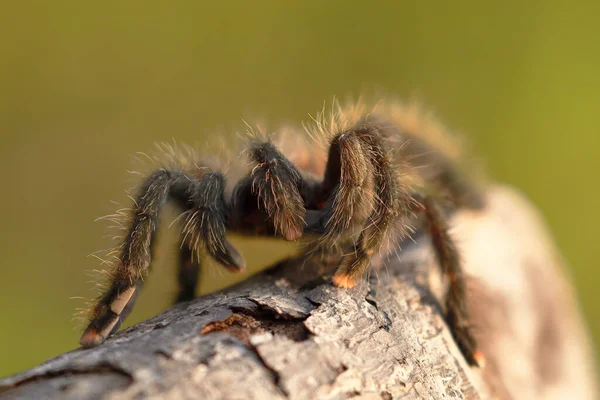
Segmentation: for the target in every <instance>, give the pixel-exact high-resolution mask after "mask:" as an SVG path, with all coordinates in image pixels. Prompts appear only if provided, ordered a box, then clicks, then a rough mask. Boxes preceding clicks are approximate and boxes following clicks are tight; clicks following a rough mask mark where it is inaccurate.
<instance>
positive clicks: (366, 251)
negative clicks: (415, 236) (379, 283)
mask: <svg viewBox="0 0 600 400" xmlns="http://www.w3.org/2000/svg"><path fill="white" fill-rule="evenodd" d="M338 149H339V150H338ZM338 153H339V155H340V156H339V159H340V162H339V167H338V166H337V164H338V163H337V161H336V159H337V154H338ZM331 156H334V157H335V158H333V159H332V161H331V162H329V161H328V171H327V173H326V179H325V180H324V183H325V182H327V181H328V180H329V182H335V176H336V173H339V175H338V176H339V184H338V185H337V188H336V190H334V192H333V195H332V196H333V200H332V201H330V202H329V206H328V207H330V208H331V211H330V216H331V217H330V218H329V219H328V220H326V221H325V223H323V221H322V220H321V221H320V223H319V224H318V225H321V226H320V228H321V229H322V230H323V235H324V238H325V239H326V240H327V238H328V237H330V236H331V235H332V234H331V232H332V231H333V232H334V233H333V236H335V235H337V234H338V232H343V231H344V230H347V228H348V227H350V223H349V221H352V220H353V218H357V214H358V213H359V212H365V211H367V212H369V213H370V215H368V216H367V217H366V218H364V219H365V220H366V221H364V225H363V227H362V231H361V233H360V236H359V238H358V240H357V242H356V245H355V246H354V252H353V253H351V254H349V255H347V256H345V257H344V258H343V260H342V264H341V265H340V267H338V269H337V271H336V273H335V275H334V276H333V284H334V285H336V286H339V287H353V286H355V285H356V282H357V279H358V278H359V277H360V276H361V275H362V274H363V273H364V272H365V271H366V270H367V268H368V266H369V261H370V259H371V256H372V255H373V254H374V253H375V252H377V251H378V250H379V249H380V248H381V247H382V246H383V244H384V243H385V241H386V239H387V238H388V236H389V234H390V232H391V230H392V223H393V222H394V220H396V219H398V218H402V217H405V216H406V211H405V210H406V208H407V207H408V204H409V203H410V201H411V198H410V196H407V195H405V192H404V191H402V190H401V188H400V187H399V183H398V181H397V178H396V175H395V173H394V170H393V168H392V166H391V160H390V158H389V156H388V154H387V153H386V151H385V150H384V145H383V138H382V137H381V135H380V134H379V132H378V131H377V128H375V127H372V126H365V127H360V128H357V129H353V130H350V131H346V132H342V133H340V134H338V135H337V136H336V137H335V138H334V140H333V141H332V149H331V151H330V157H331ZM328 174H329V175H328ZM369 174H371V175H370V176H371V177H372V180H373V182H372V187H373V203H372V206H371V207H369V205H370V204H371V202H369V199H368V196H365V194H364V192H365V190H368V188H369V187H370V185H368V184H367V183H365V182H366V181H367V180H368V177H369ZM329 185H331V184H329ZM354 189H358V190H356V191H355V190H354ZM347 193H350V196H347V195H346V194H347ZM327 212H328V211H327V208H326V209H325V211H324V213H325V215H327ZM358 215H360V214H358ZM360 219H362V218H360V217H359V218H358V220H360ZM318 229H319V227H318V226H317V227H316V230H318Z"/></svg>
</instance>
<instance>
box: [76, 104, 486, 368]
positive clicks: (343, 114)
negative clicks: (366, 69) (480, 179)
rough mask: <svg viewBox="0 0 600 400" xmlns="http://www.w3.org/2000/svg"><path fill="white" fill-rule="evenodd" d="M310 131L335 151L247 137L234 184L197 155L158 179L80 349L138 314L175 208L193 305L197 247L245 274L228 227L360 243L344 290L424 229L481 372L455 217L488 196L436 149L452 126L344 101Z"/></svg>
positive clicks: (134, 214) (455, 330)
mask: <svg viewBox="0 0 600 400" xmlns="http://www.w3.org/2000/svg"><path fill="white" fill-rule="evenodd" d="M305 130H306V131H307V132H308V134H309V135H310V136H311V137H312V138H313V139H316V140H317V142H318V141H321V142H322V143H324V144H325V145H326V146H328V150H326V151H325V152H322V153H320V152H319V151H316V150H311V148H306V146H300V145H298V143H300V141H301V140H302V139H303V138H304V137H302V136H301V133H298V132H295V131H293V130H292V131H290V130H287V132H288V134H287V135H285V136H284V138H286V137H287V139H291V140H292V141H294V143H295V145H294V146H293V147H292V148H291V149H288V151H285V146H286V144H287V145H288V147H289V143H290V141H289V140H287V141H286V140H283V141H281V143H280V145H279V146H278V145H277V142H276V141H274V140H271V138H263V139H258V138H257V137H256V135H251V137H250V139H249V140H248V143H247V149H246V151H245V152H246V153H247V156H248V158H249V161H250V163H251V165H250V168H249V169H248V171H247V172H246V174H245V175H244V176H243V177H242V178H241V179H240V180H239V181H238V182H233V183H232V182H229V185H228V184H227V182H226V176H225V175H224V173H222V172H221V171H220V170H218V169H215V168H208V167H207V166H208V164H209V163H208V162H203V160H202V159H201V158H198V159H194V160H192V162H188V163H187V164H188V165H187V166H180V167H172V168H159V169H157V170H155V171H154V172H153V173H150V174H149V175H148V176H147V177H146V178H145V180H144V181H143V184H142V185H141V187H140V189H139V192H138V194H137V197H135V199H134V206H133V207H132V210H131V213H130V215H129V219H128V220H127V226H126V228H127V234H126V235H125V236H124V238H123V239H122V243H121V244H120V246H118V247H117V248H116V250H115V252H114V254H115V255H116V262H115V263H114V265H113V266H112V268H111V269H110V270H109V271H108V272H109V274H108V275H109V277H110V280H109V282H108V285H107V286H106V288H105V289H104V291H103V293H102V294H101V296H100V297H99V298H98V299H97V300H96V302H95V305H94V307H93V309H92V311H91V321H90V323H89V325H88V327H87V328H86V330H85V332H84V333H83V335H82V336H81V340H80V343H81V344H82V345H83V346H85V347H91V346H96V345H99V344H101V343H102V342H104V340H105V339H106V338H107V337H108V336H110V335H111V334H113V333H114V332H115V331H116V330H117V329H118V328H119V326H120V325H121V323H122V321H123V320H124V319H125V318H126V316H127V315H128V314H129V312H130V311H131V309H132V307H133V304H134V302H135V299H136V297H137V295H138V293H139V291H140V288H141V283H142V280H143V279H144V278H145V277H146V276H147V274H148V270H149V266H150V263H151V261H152V247H153V238H154V233H155V231H156V229H157V226H158V220H159V216H160V213H161V210H162V208H163V206H164V205H165V203H167V202H168V201H171V202H173V203H175V204H176V205H178V206H179V207H180V208H181V209H182V210H183V214H182V217H183V218H184V220H183V221H184V222H183V224H182V225H183V228H182V242H181V243H182V246H181V250H180V262H179V274H178V282H179V293H178V296H177V299H176V301H185V300H190V299H192V298H193V297H194V293H195V287H196V284H197V281H198V273H199V272H198V270H199V268H200V265H199V261H198V259H199V257H196V258H194V254H195V253H196V252H197V251H202V252H204V253H205V254H208V256H210V257H212V259H214V260H215V261H216V262H218V263H219V264H221V265H222V266H224V267H225V268H227V269H229V270H231V271H242V270H243V269H244V267H245V262H244V259H243V258H242V256H241V255H240V253H239V252H238V251H237V250H236V249H235V247H234V246H233V245H232V244H231V243H230V242H229V241H228V240H227V239H226V235H225V234H226V232H227V231H231V232H238V233H241V234H244V235H253V236H256V235H266V236H275V237H281V238H283V239H285V240H289V241H295V240H298V239H301V238H303V237H307V238H313V239H315V238H316V243H318V246H319V247H320V248H325V249H329V248H331V247H334V246H335V245H339V244H341V243H342V244H346V245H349V246H352V248H353V251H351V252H349V253H347V254H346V255H343V256H341V260H340V262H339V267H338V268H337V271H336V272H335V274H334V276H333V278H332V282H333V285H335V286H337V287H340V288H350V287H353V286H355V285H356V284H357V281H358V280H359V279H360V277H361V276H362V275H363V274H364V273H365V272H366V271H367V269H368V267H369V261H370V259H371V257H372V256H373V255H374V254H376V253H378V252H380V251H382V250H385V249H386V248H388V249H389V248H390V247H389V246H387V245H388V243H389V242H394V241H397V240H404V239H406V238H409V237H411V235H413V234H414V233H415V232H417V231H423V232H426V233H427V234H428V235H429V236H430V237H431V240H432V244H433V248H434V250H435V254H436V257H437V260H438V263H439V265H440V267H441V270H442V272H443V274H444V275H445V276H446V277H447V279H448V281H449V289H448V293H447V295H446V300H445V310H446V320H447V323H448V325H449V327H450V329H451V331H452V334H453V336H454V338H455V340H456V341H457V344H458V346H459V348H460V349H461V351H462V352H463V354H464V356H465V357H466V359H467V361H468V362H469V363H470V364H471V365H477V364H478V363H479V362H480V361H481V360H482V356H481V355H480V354H479V352H478V350H477V344H476V341H475V339H474V337H473V335H472V332H471V328H470V326H469V316H468V312H467V307H466V299H465V280H464V277H463V274H462V271H461V264H460V259H459V255H458V253H457V250H456V248H455V245H454V242H453V240H452V238H451V237H450V235H449V233H448V222H447V218H448V216H449V215H450V213H451V212H452V211H454V210H457V209H459V208H469V209H476V208H480V207H482V205H483V197H482V195H481V193H480V192H479V189H478V188H477V187H476V185H474V184H472V182H471V181H470V180H468V179H467V178H466V176H465V175H464V174H463V172H462V171H461V170H460V168H459V167H458V164H457V162H456V154H455V153H456V152H454V151H453V150H452V149H451V147H452V146H443V145H442V146H440V144H439V142H440V140H442V141H443V140H445V139H444V133H445V131H444V129H443V128H442V127H441V126H440V125H439V124H438V123H437V122H435V120H433V119H432V118H430V117H429V116H428V115H426V114H424V113H423V112H422V111H421V108H420V107H418V106H415V105H412V106H405V105H402V104H401V103H384V102H380V103H378V104H377V106H375V107H374V108H371V109H369V108H367V107H366V106H364V105H362V104H358V105H356V104H355V105H352V106H348V107H342V106H339V105H337V103H336V104H335V105H334V110H333V111H332V112H331V114H330V115H326V114H325V113H321V114H319V117H318V118H315V119H314V123H313V124H312V125H308V126H305ZM290 132H291V133H290ZM448 143H451V144H452V142H448ZM326 146H324V147H326ZM316 147H318V146H316ZM280 148H281V149H283V151H282V150H280ZM302 149H304V151H303V150H302ZM285 153H287V154H286V155H287V157H286V155H284V154H285Z"/></svg>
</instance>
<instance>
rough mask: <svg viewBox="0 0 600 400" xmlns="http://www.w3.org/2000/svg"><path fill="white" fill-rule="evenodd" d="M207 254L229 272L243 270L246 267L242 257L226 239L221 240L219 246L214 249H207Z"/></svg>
mask: <svg viewBox="0 0 600 400" xmlns="http://www.w3.org/2000/svg"><path fill="white" fill-rule="evenodd" d="M209 254H210V255H212V256H213V258H214V259H215V260H216V261H217V262H219V264H221V265H223V266H224V267H225V268H227V269H228V270H229V271H231V272H243V271H244V270H245V269H246V261H245V260H244V257H242V255H241V254H240V253H239V252H238V251H237V249H236V248H235V247H234V246H233V245H232V244H231V243H229V242H228V241H226V240H224V241H223V245H222V247H221V248H218V249H217V250H216V251H209Z"/></svg>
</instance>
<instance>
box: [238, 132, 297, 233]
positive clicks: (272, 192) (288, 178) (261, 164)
mask: <svg viewBox="0 0 600 400" xmlns="http://www.w3.org/2000/svg"><path fill="white" fill-rule="evenodd" d="M248 154H249V157H250V161H251V163H252V171H251V172H250V174H249V175H248V176H247V177H246V178H244V179H242V180H241V181H240V182H239V183H238V184H237V186H236V188H235V189H234V191H233V197H232V213H231V214H232V215H231V225H232V229H234V230H237V231H242V232H247V233H249V234H256V235H266V236H282V237H283V238H284V239H286V240H296V239H298V238H300V237H301V236H302V234H303V232H304V227H305V222H304V217H305V212H306V209H305V206H304V203H305V200H304V199H303V198H302V195H301V191H302V190H303V187H304V186H305V185H307V184H308V183H307V182H305V181H304V179H303V178H302V176H301V175H300V172H299V171H298V169H297V168H296V167H295V166H294V165H293V164H292V163H291V162H290V161H289V160H288V159H287V158H285V157H284V156H283V154H281V152H280V151H279V150H278V149H277V148H276V147H275V145H273V144H272V143H271V142H253V143H251V145H250V148H249V149H248Z"/></svg>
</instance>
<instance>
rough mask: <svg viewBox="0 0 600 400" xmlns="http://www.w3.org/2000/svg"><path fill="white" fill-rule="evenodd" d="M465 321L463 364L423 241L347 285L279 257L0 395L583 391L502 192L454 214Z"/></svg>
mask: <svg viewBox="0 0 600 400" xmlns="http://www.w3.org/2000/svg"><path fill="white" fill-rule="evenodd" d="M453 222H454V226H455V229H453V232H452V233H453V234H454V236H455V238H456V240H457V241H458V243H459V246H460V250H461V254H462V256H463V258H464V263H465V269H466V273H467V274H468V275H469V276H470V279H469V286H468V287H469V296H470V297H469V304H470V311H471V313H472V318H473V325H474V327H476V334H477V336H478V338H479V342H480V346H481V348H482V350H483V352H484V354H485V356H486V360H487V363H486V366H485V367H484V368H469V367H468V366H467V365H466V363H465V361H464V359H463V358H462V355H461V354H460V352H459V351H458V349H457V347H456V345H455V343H454V341H453V339H452V336H451V335H450V333H449V332H448V329H447V327H446V325H445V323H444V320H443V318H442V310H441V307H440V301H439V299H440V298H441V297H442V296H443V291H444V285H443V284H441V283H440V282H441V280H440V279H439V274H438V272H437V271H438V268H437V266H436V264H435V262H434V259H433V257H432V254H431V251H430V246H429V242H428V239H427V238H426V237H425V236H419V237H418V238H416V241H415V243H414V244H407V243H405V244H403V245H402V251H401V252H399V251H392V252H391V253H390V255H388V256H383V255H380V256H378V257H376V259H375V260H374V261H373V267H372V271H371V275H370V277H369V278H368V279H365V281H364V282H363V283H361V284H360V285H359V286H358V287H356V288H353V289H349V290H345V289H338V288H335V287H333V286H331V284H330V283H328V277H330V276H331V272H332V268H334V267H335V265H327V264H326V263H325V261H323V260H321V259H320V258H318V257H313V258H310V259H308V258H305V259H302V260H300V259H298V260H290V261H287V262H284V263H282V264H280V265H278V266H276V267H274V268H272V269H270V270H268V271H266V272H264V273H262V274H260V275H258V276H256V277H254V278H252V279H250V280H248V281H245V282H244V283H242V284H240V285H238V286H235V287H233V288H231V289H229V290H226V291H224V292H222V293H218V294H210V295H207V296H203V297H200V298H198V299H196V300H194V301H192V302H189V303H185V304H180V305H178V306H175V307H174V308H172V309H171V310H169V311H167V312H165V313H163V314H161V315H159V316H157V317H155V318H152V319H150V320H147V321H145V322H142V323H140V324H138V325H136V326H134V327H131V328H129V329H126V330H124V331H122V332H120V333H119V334H117V335H115V336H114V337H112V338H111V339H109V340H108V341H107V342H106V343H105V344H104V345H102V346H100V347H97V348H93V349H89V350H83V349H77V350H74V351H71V352H69V353H66V354H63V355H61V356H59V357H57V358H55V359H52V360H50V361H48V362H46V363H44V364H42V365H40V366H38V367H35V368H33V369H31V370H29V371H26V372H23V373H21V374H18V375H15V376H12V377H9V378H6V379H4V380H1V381H0V398H26V399H46V398H48V399H56V398H61V399H100V398H102V399H134V398H135V399H142V398H147V399H150V398H156V399H188V398H189V399H283V398H291V399H346V398H355V399H396V398H406V399H420V398H428V399H442V398H443V399H448V398H457V399H462V398H467V399H479V398H515V399H518V398H524V399H525V398H527V399H529V398H542V399H550V398H565V397H564V395H565V394H568V396H569V397H570V396H574V397H570V398H578V399H588V398H589V399H591V398H594V394H595V393H596V392H595V388H594V385H595V377H594V371H593V366H592V362H591V359H592V358H591V357H592V350H591V347H590V345H589V340H588V337H587V333H586V331H585V329H584V328H583V324H582V322H581V318H580V316H579V314H578V311H577V307H576V304H575V303H574V301H573V299H572V295H571V293H570V290H569V286H568V282H567V281H566V280H565V279H564V277H563V276H562V273H561V272H560V268H559V264H560V263H561V262H560V258H559V257H558V256H557V253H556V252H555V250H554V246H553V245H552V243H551V241H550V240H549V239H548V237H547V233H546V231H545V229H544V227H543V223H542V222H541V221H540V220H539V217H538V216H537V214H536V212H535V211H534V210H533V209H532V208H531V206H530V205H528V204H527V203H526V202H525V201H524V200H523V199H522V198H521V197H520V196H518V195H517V194H515V193H514V192H513V191H511V190H506V189H503V188H496V189H493V190H491V191H490V195H489V205H488V207H487V209H486V210H485V211H483V212H478V213H461V214H459V215H457V216H456V217H455V218H454V221H453Z"/></svg>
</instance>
